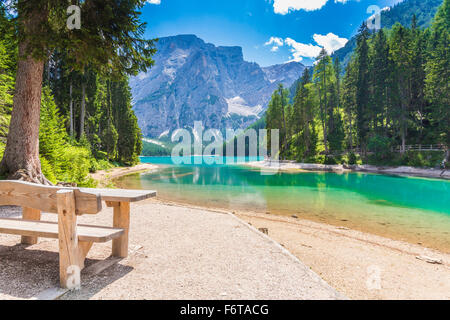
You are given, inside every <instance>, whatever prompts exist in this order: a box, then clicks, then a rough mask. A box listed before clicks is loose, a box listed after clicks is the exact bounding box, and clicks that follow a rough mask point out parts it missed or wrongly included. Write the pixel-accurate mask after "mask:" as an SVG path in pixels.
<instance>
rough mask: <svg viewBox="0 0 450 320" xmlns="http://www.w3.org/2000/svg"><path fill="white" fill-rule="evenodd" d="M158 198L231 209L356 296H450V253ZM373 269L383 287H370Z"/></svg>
mask: <svg viewBox="0 0 450 320" xmlns="http://www.w3.org/2000/svg"><path fill="white" fill-rule="evenodd" d="M152 201H153V202H156V203H159V204H162V205H166V206H171V207H180V208H189V209H196V210H204V211H210V212H214V213H221V214H231V215H233V216H235V217H236V218H238V219H239V220H241V221H243V222H245V223H247V224H249V225H250V226H251V227H253V228H254V229H255V230H258V231H259V232H263V230H264V231H267V236H268V237H269V238H270V239H272V240H273V241H275V242H277V243H278V244H280V245H281V246H282V247H284V248H285V249H287V250H288V251H289V252H290V253H292V254H293V255H294V256H295V257H297V258H298V259H299V260H300V261H302V262H303V263H305V264H306V265H307V266H308V267H310V268H311V270H312V271H314V272H315V273H317V274H318V275H319V276H320V277H321V278H323V279H324V280H325V281H326V282H327V283H329V284H330V285H331V286H332V287H333V288H335V289H336V290H338V291H339V292H341V293H343V294H344V295H346V296H347V297H349V298H350V299H363V300H366V299H382V300H396V299H413V300H415V299H450V283H449V282H448V281H446V279H448V278H449V277H450V254H449V253H445V252H442V251H439V250H436V249H431V248H427V247H424V246H422V245H419V244H414V243H411V242H407V241H402V240H396V239H392V238H389V237H384V236H380V235H376V234H373V233H369V232H364V231H359V230H355V229H350V228H346V227H340V226H336V225H332V224H328V223H323V222H316V221H313V220H309V219H307V218H292V217H286V216H280V215H275V214H264V213H257V212H251V211H239V210H235V211H232V210H228V209H223V208H216V207H205V206H201V205H193V204H186V203H180V202H176V201H171V200H165V199H158V198H157V199H153V200H152ZM371 270H375V271H376V272H378V271H377V270H379V272H380V288H375V289H373V288H372V289H369V288H368V285H367V282H368V279H369V277H370V275H371V272H372V271H371Z"/></svg>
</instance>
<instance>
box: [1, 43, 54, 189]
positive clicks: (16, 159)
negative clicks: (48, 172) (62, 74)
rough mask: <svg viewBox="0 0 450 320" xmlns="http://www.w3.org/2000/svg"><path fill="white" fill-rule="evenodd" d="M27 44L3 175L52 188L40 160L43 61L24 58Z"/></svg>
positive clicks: (21, 51)
mask: <svg viewBox="0 0 450 320" xmlns="http://www.w3.org/2000/svg"><path fill="white" fill-rule="evenodd" d="M26 47H27V45H26V43H23V42H22V43H20V44H19V56H20V57H22V58H20V59H19V61H18V63H17V77H16V87H15V95H14V105H13V110H12V115H11V124H10V126H9V133H8V140H7V143H6V149H5V153H4V156H3V160H2V162H1V165H0V173H1V174H2V175H6V176H7V177H8V179H13V180H26V181H29V182H35V183H41V184H50V182H49V181H48V180H47V179H46V178H45V177H44V175H43V174H42V170H41V163H40V160H39V122H40V111H41V93H42V77H43V72H44V64H45V63H44V61H42V60H36V59H33V58H32V57H31V56H27V57H26V58H25V57H24V54H25V52H26Z"/></svg>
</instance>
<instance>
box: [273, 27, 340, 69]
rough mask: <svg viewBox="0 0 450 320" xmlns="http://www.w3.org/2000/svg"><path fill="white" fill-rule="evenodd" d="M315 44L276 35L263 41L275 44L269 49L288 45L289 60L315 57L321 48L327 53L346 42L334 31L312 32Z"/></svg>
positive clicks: (274, 49)
mask: <svg viewBox="0 0 450 320" xmlns="http://www.w3.org/2000/svg"><path fill="white" fill-rule="evenodd" d="M313 39H314V41H315V42H316V44H317V45H315V44H311V43H310V44H306V43H300V42H297V41H295V40H294V39H292V38H286V39H284V40H283V39H281V38H278V37H271V38H270V40H269V41H267V42H266V43H265V45H273V44H275V45H274V46H273V47H272V49H271V50H270V51H272V52H277V51H278V49H279V47H282V46H284V45H286V46H288V47H290V51H291V54H292V56H291V60H290V61H297V62H300V61H302V60H303V58H311V59H314V58H316V57H317V56H318V55H319V54H320V51H321V50H322V48H325V50H327V52H328V53H329V54H331V53H333V52H334V51H336V50H338V49H340V48H342V47H343V46H345V44H346V43H347V42H348V40H347V39H345V38H340V37H338V36H337V35H335V34H334V33H331V32H330V33H328V34H327V35H321V34H314V36H313Z"/></svg>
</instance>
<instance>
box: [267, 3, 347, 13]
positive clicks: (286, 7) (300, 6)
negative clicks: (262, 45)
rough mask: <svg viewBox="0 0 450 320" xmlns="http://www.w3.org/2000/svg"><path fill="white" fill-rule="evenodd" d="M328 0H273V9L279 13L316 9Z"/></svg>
mask: <svg viewBox="0 0 450 320" xmlns="http://www.w3.org/2000/svg"><path fill="white" fill-rule="evenodd" d="M347 1H349V0H334V2H341V3H346V2H347ZM327 2H328V0H273V10H274V12H275V13H278V14H282V15H285V14H288V13H290V12H292V11H298V10H305V11H314V10H319V9H321V8H322V7H323V6H324V5H325V4H326V3H327Z"/></svg>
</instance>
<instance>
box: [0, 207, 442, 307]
mask: <svg viewBox="0 0 450 320" xmlns="http://www.w3.org/2000/svg"><path fill="white" fill-rule="evenodd" d="M1 211H3V214H1V213H2V212H1ZM19 211H20V210H13V209H12V208H3V210H0V215H1V216H5V215H6V216H13V217H20V212H19ZM111 214H112V213H111V210H110V209H109V208H108V209H105V212H102V213H101V214H100V215H97V216H83V217H82V220H81V221H80V222H82V223H88V224H91V223H92V224H99V225H108V224H110V223H111V219H112V217H111ZM231 217H235V218H231ZM44 219H46V220H54V219H55V216H54V215H45V216H44ZM131 221H132V226H131V240H130V241H131V244H130V252H131V254H130V257H129V258H127V259H125V260H122V261H120V262H119V263H118V264H116V265H113V266H111V267H109V268H107V269H105V270H104V271H102V272H100V273H99V274H90V273H89V272H88V273H86V274H84V275H83V276H82V277H83V280H82V281H83V283H85V286H84V288H83V290H82V291H80V292H75V293H70V294H69V295H66V296H64V297H63V298H64V299H309V298H311V299H315V298H318V297H328V298H331V297H332V296H333V293H332V292H333V291H327V290H329V289H326V288H329V287H327V285H325V287H322V285H320V286H318V287H317V288H316V289H305V281H306V283H310V282H309V281H310V280H305V279H310V278H309V276H308V275H307V274H308V273H307V272H306V270H307V269H309V268H311V270H312V271H313V272H314V273H313V274H317V275H319V276H320V277H321V278H322V279H323V280H325V281H326V282H327V283H328V284H329V285H330V286H331V287H332V288H335V289H336V290H337V291H338V292H340V293H341V294H342V296H339V297H341V298H342V297H345V296H346V297H349V298H351V299H450V280H449V279H450V255H449V254H444V253H441V252H438V251H435V250H431V249H427V248H424V247H422V246H419V245H414V244H410V243H406V242H402V241H396V240H391V239H388V238H384V237H380V236H375V235H372V234H368V233H363V232H359V231H355V230H350V229H347V228H343V227H336V226H331V225H327V224H322V223H316V222H312V221H309V220H301V219H295V218H290V217H282V216H276V215H268V214H258V213H250V212H234V214H232V213H229V212H227V211H225V210H221V209H217V210H212V209H204V208H199V207H193V206H186V205H178V204H173V203H172V204H171V203H167V202H163V201H161V200H158V199H154V200H148V201H145V202H143V203H139V204H135V205H133V206H132V219H131ZM243 221H245V222H247V223H249V224H251V226H252V227H251V228H248V227H245V226H246V224H245V223H243ZM260 228H263V229H266V230H264V231H267V232H268V236H269V237H270V239H273V240H270V239H269V238H268V237H267V236H265V235H264V234H262V233H261V232H258V231H256V230H257V229H260ZM264 239H265V240H264ZM17 241H18V237H17V236H8V235H1V234H0V257H1V258H0V270H2V273H0V298H3V299H11V298H25V299H29V298H32V297H33V296H36V295H37V294H38V293H39V292H41V291H42V290H45V289H47V288H48V287H52V286H56V285H57V283H58V266H57V263H58V262H57V241H55V240H49V239H42V240H41V241H40V242H39V244H37V245H34V246H31V247H28V248H25V247H23V246H21V245H17ZM271 241H275V242H276V243H278V244H280V245H281V246H278V245H277V244H276V243H273V242H271ZM281 247H283V248H285V249H287V250H288V251H289V252H290V253H292V254H293V255H295V257H297V258H298V259H299V260H300V261H301V262H300V261H297V262H296V260H295V259H294V260H292V256H291V257H290V258H289V259H288V257H289V255H290V253H289V252H287V251H286V252H283V251H282V250H280V248H281ZM109 254H110V247H109V245H108V244H96V245H95V246H94V248H93V250H92V252H91V253H90V254H89V256H88V258H89V260H88V263H87V265H88V266H89V265H93V266H95V264H96V263H99V261H101V260H102V259H105V258H107V257H108V256H109ZM293 262H294V263H293ZM303 263H304V264H305V265H306V266H308V268H305V265H303ZM30 265H32V266H33V268H32V269H29V266H30ZM94 269H95V268H94ZM30 270H32V272H30ZM314 277H315V276H313V278H314ZM313 282H314V281H313ZM319 282H320V281H319ZM308 286H311V284H308V285H307V287H308ZM313 287H314V285H313ZM314 288H315V287H314ZM310 290H312V291H310ZM323 290H325V291H323ZM325 292H329V293H328V296H327V293H325ZM336 297H337V296H336Z"/></svg>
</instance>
